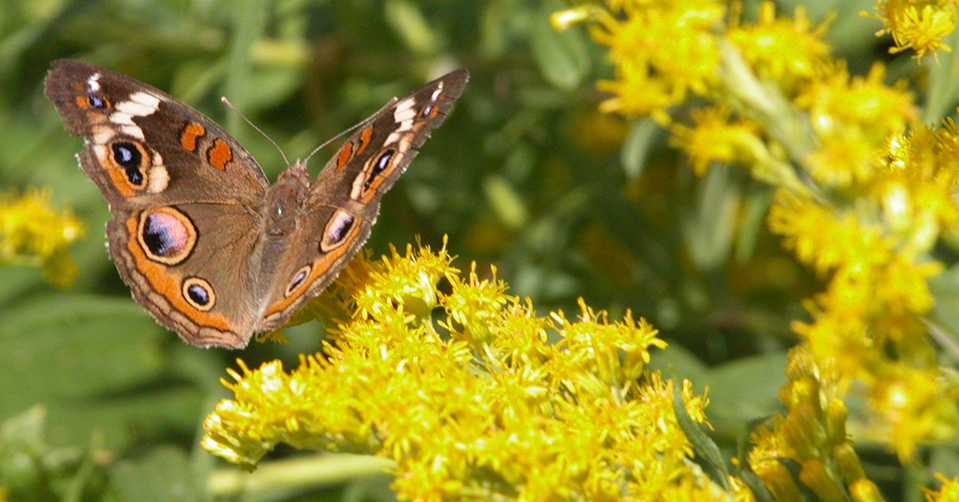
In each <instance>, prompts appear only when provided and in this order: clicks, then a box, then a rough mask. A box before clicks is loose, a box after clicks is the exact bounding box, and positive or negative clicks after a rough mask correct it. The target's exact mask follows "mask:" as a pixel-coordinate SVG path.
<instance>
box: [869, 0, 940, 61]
mask: <svg viewBox="0 0 959 502" xmlns="http://www.w3.org/2000/svg"><path fill="white" fill-rule="evenodd" d="M956 7H957V2H956V1H955V0H932V1H930V0H876V10H877V11H878V14H876V15H875V17H877V18H879V19H880V20H882V23H883V28H882V30H879V32H877V33H876V34H877V35H882V34H885V33H891V34H892V38H893V40H894V41H895V43H896V47H893V48H891V49H889V52H892V53H895V52H900V51H904V50H907V49H912V50H914V51H916V57H922V56H924V55H925V54H926V53H927V52H934V51H936V50H938V49H942V50H944V51H947V52H949V51H951V49H950V48H949V47H948V46H946V45H944V44H943V43H942V39H943V38H945V37H946V35H948V34H950V33H952V31H953V30H954V29H955V28H956V14H957V13H956Z"/></svg>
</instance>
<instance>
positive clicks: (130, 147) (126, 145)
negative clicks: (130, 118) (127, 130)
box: [110, 141, 146, 188]
mask: <svg viewBox="0 0 959 502" xmlns="http://www.w3.org/2000/svg"><path fill="white" fill-rule="evenodd" d="M110 149H111V151H112V153H113V161H114V162H115V163H116V164H117V165H119V166H120V167H122V168H123V170H124V174H125V175H126V177H127V181H129V182H130V184H131V185H133V186H134V187H137V188H142V187H143V186H145V185H146V175H145V170H144V169H143V164H144V160H145V159H146V152H144V151H143V150H142V147H140V146H139V145H137V144H134V143H132V142H129V141H118V142H116V143H114V144H113V145H112V146H111V147H110Z"/></svg>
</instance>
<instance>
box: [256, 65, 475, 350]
mask: <svg viewBox="0 0 959 502" xmlns="http://www.w3.org/2000/svg"><path fill="white" fill-rule="evenodd" d="M468 79H469V73H468V72H467V71H466V70H457V71H454V72H452V73H449V74H447V75H445V76H443V77H440V78H438V79H436V80H434V81H432V82H430V83H428V84H426V85H425V86H423V87H422V88H420V89H419V90H417V91H415V92H413V93H412V94H410V95H409V96H406V97H405V98H403V99H399V100H394V101H393V102H392V104H391V105H389V106H387V107H384V108H383V109H382V110H380V111H379V112H378V113H377V114H376V115H374V116H373V117H372V118H371V119H370V120H369V122H367V123H366V124H365V125H363V126H361V127H360V128H359V130H358V131H357V132H356V133H354V134H353V135H352V136H351V137H350V139H349V140H348V141H346V143H345V144H344V145H343V146H342V147H341V148H340V150H339V151H338V152H337V154H336V155H335V156H334V157H333V158H332V159H331V160H330V161H329V162H328V163H327V164H326V166H325V167H324V168H323V170H322V171H321V172H320V174H319V176H318V177H317V179H316V181H315V182H314V183H313V184H312V186H311V187H310V191H309V198H308V203H307V205H306V207H308V208H309V210H308V211H306V212H305V213H304V214H303V216H302V217H301V218H300V220H299V223H300V224H299V227H298V233H297V234H296V236H295V237H294V238H292V239H291V243H292V245H291V246H289V249H288V254H287V255H286V257H285V258H284V260H283V264H284V266H283V267H280V268H278V269H277V271H276V274H275V278H274V281H273V286H272V291H271V293H270V294H269V295H268V297H267V298H269V299H268V301H267V303H266V309H265V311H264V314H263V320H262V321H261V322H260V323H259V326H258V327H257V330H261V331H266V330H270V329H275V328H277V327H280V326H282V325H283V323H285V322H286V321H287V320H288V319H289V318H290V316H292V315H293V313H294V312H295V311H296V309H298V308H299V307H301V306H302V305H303V304H304V303H305V302H306V301H307V300H309V299H311V298H313V297H315V296H316V295H318V294H319V293H320V292H321V291H323V289H324V288H326V286H327V285H329V283H330V282H332V281H333V279H335V278H336V276H337V275H338V274H339V272H340V270H341V269H342V268H343V267H344V266H345V265H346V264H347V263H348V262H349V260H350V259H352V258H353V256H355V255H356V253H357V252H358V251H359V250H360V248H361V247H362V246H363V244H364V243H365V242H366V239H367V238H368V237H369V235H370V227H372V225H373V223H375V222H376V217H377V214H378V213H379V206H380V198H381V197H382V196H383V194H384V193H385V192H386V191H387V190H389V189H390V187H392V186H393V184H394V183H395V182H396V180H397V178H399V176H400V175H401V174H402V173H403V171H404V170H405V169H406V167H407V166H408V165H409V163H410V161H412V160H413V158H414V157H415V156H416V153H417V151H416V148H419V147H420V146H421V145H422V144H423V142H424V141H426V139H427V138H428V137H429V136H430V132H431V131H432V130H433V129H434V128H436V127H439V126H440V124H442V123H443V120H444V118H445V117H446V114H447V113H448V112H449V110H450V108H451V107H452V103H453V101H455V100H456V99H457V98H459V96H460V95H461V94H462V92H463V88H464V87H465V86H466V82H467V80H468Z"/></svg>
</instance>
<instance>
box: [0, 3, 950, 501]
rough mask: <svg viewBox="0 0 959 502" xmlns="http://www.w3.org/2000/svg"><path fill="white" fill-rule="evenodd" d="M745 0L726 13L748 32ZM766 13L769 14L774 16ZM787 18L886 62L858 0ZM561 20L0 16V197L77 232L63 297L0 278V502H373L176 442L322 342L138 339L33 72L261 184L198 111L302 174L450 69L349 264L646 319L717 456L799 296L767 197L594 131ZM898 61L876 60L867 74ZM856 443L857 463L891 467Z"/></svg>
mask: <svg viewBox="0 0 959 502" xmlns="http://www.w3.org/2000/svg"><path fill="white" fill-rule="evenodd" d="M755 3H756V2H752V1H750V2H745V10H746V12H747V15H749V14H748V13H749V12H753V10H754V9H755ZM778 3H779V4H780V8H781V9H782V10H783V11H787V12H788V11H791V10H792V8H793V4H795V3H799V2H796V1H794V0H785V1H782V2H778ZM801 3H803V4H805V5H807V7H808V9H809V13H810V17H811V18H813V19H814V20H816V19H819V18H821V17H822V16H823V15H825V13H826V12H827V11H828V10H829V9H834V10H836V11H837V17H836V19H835V21H833V27H834V29H833V30H831V33H832V38H831V42H832V43H834V44H835V48H836V51H837V53H838V54H839V55H841V56H843V57H845V58H846V59H847V60H848V61H849V66H850V69H851V70H852V71H853V72H856V73H862V72H863V71H864V69H865V68H868V65H869V64H870V63H871V62H872V61H874V60H876V59H877V57H878V58H886V57H887V56H885V49H886V44H887V43H888V41H887V40H881V39H876V38H875V37H874V36H873V32H874V31H875V30H876V29H877V28H878V26H877V22H876V21H875V20H872V19H869V18H865V17H862V16H860V14H859V13H860V11H862V10H868V9H870V8H871V7H872V5H873V1H872V0H855V1H840V0H819V1H806V2H801ZM567 5H568V4H566V3H564V2H561V1H559V0H543V1H524V0H483V1H469V0H423V1H414V0H384V1H377V0H358V1H352V0H351V1H347V0H329V1H322V0H319V1H313V0H280V1H276V2H266V1H263V0H236V1H229V0H132V1H121V0H5V1H3V2H0V131H2V134H0V189H2V190H9V189H17V190H20V191H23V190H26V189H27V188H29V187H49V188H50V189H51V191H52V194H53V200H54V201H55V203H56V204H57V205H60V206H67V207H70V208H72V209H73V210H74V211H75V213H76V214H77V215H78V217H80V218H81V219H82V220H83V221H84V222H85V223H86V226H87V228H88V231H87V234H86V236H85V237H84V238H83V239H82V241H80V242H79V243H78V244H76V245H75V246H74V247H73V248H72V249H71V254H72V255H73V257H74V258H75V259H76V261H77V262H78V265H79V269H80V273H79V277H78V279H77V280H76V281H75V283H74V284H73V285H72V287H70V288H68V289H65V290H60V289H57V288H55V287H53V286H51V285H50V284H49V283H47V282H45V281H44V280H43V279H42V274H41V271H40V270H39V269H37V268H31V267H4V268H0V368H2V370H0V389H2V391H0V393H2V398H0V422H3V423H4V425H3V428H2V430H0V487H5V488H6V489H7V490H9V495H8V496H9V498H10V500H31V501H34V500H36V501H46V500H76V501H79V500H138V501H154V500H155V501H163V500H187V501H192V500H198V501H199V500H213V499H228V500H251V501H252V500H262V501H276V500H302V501H307V500H310V501H312V500H392V494H391V493H390V492H389V490H387V489H386V486H387V484H388V477H384V476H383V475H382V474H379V473H380V472H381V470H382V466H381V465H379V464H377V463H376V462H375V461H373V463H370V462H364V461H357V460H356V459H350V458H339V457H329V458H327V457H322V458H309V457H308V458H306V459H305V460H304V459H303V457H296V456H293V455H292V452H287V453H286V454H285V455H279V456H277V460H276V461H275V463H276V464H277V466H287V467H286V468H277V469H271V468H270V467H269V464H264V467H263V468H261V470H259V471H257V472H256V473H254V474H252V475H247V474H245V473H240V474H242V476H243V477H240V478H237V477H235V476H234V474H236V472H235V471H236V469H235V468H234V467H232V466H225V465H221V464H220V463H219V461H218V460H216V459H214V458H213V457H211V456H210V455H208V454H206V453H205V452H203V451H202V450H199V449H198V448H197V446H196V443H197V437H198V426H199V423H200V421H201V420H202V418H203V417H204V416H205V414H206V413H207V412H209V411H210V410H211V409H212V406H213V404H214V403H215V402H216V400H218V399H220V398H222V397H224V396H225V390H224V389H223V388H222V387H221V385H220V383H219V378H220V377H221V376H223V375H225V372H224V369H225V368H226V367H228V366H230V365H232V364H234V363H233V359H234V358H236V357H240V358H242V359H243V360H244V361H246V362H247V364H248V365H249V366H250V367H254V366H256V365H258V364H259V363H260V362H262V361H264V360H269V359H274V358H280V359H283V360H284V361H286V362H287V363H288V364H289V365H295V363H296V355H297V354H299V353H310V352H314V351H316V350H317V349H318V348H319V347H320V342H321V340H322V328H321V327H319V326H318V325H317V324H315V323H309V324H306V325H302V326H298V327H296V328H293V329H290V330H289V336H290V339H291V341H292V343H291V344H290V345H288V346H283V345H278V344H272V343H270V344H253V346H252V347H251V348H249V349H247V350H246V351H244V352H240V353H229V352H225V351H219V350H213V351H204V350H200V349H195V348H193V347H187V346H185V345H184V344H182V343H181V342H180V341H179V340H178V339H177V338H176V337H175V336H174V335H173V334H172V333H169V332H166V331H165V330H163V329H161V328H160V327H159V326H157V325H156V323H155V322H154V321H153V319H152V318H151V317H150V316H149V315H148V314H147V313H146V312H145V311H144V310H142V309H141V308H140V307H139V306H138V305H137V304H136V303H135V302H134V301H133V300H132V299H131V298H130V295H129V291H128V290H127V288H126V287H125V286H124V285H123V284H122V282H121V281H120V279H119V277H118V275H117V273H116V270H115V269H114V267H113V264H112V263H111V262H110V261H109V259H108V257H107V254H106V252H105V250H104V247H103V246H104V242H105V238H104V235H103V232H102V231H101V230H100V229H101V228H103V225H104V223H105V222H106V220H107V218H108V216H109V213H108V211H107V206H106V204H105V203H104V202H103V201H102V200H101V198H100V196H99V194H98V191H97V189H96V188H95V187H94V185H93V184H92V183H89V182H88V181H87V180H86V178H85V177H84V175H83V173H82V172H81V171H80V170H79V169H78V168H77V166H76V161H75V159H74V154H75V153H76V152H77V151H78V150H79V148H80V145H81V141H80V140H79V139H76V138H71V137H69V136H68V135H67V133H66V132H65V131H64V129H63V126H62V124H61V121H60V119H59V117H58V116H57V115H56V113H55V111H54V109H53V106H52V104H51V103H49V102H48V101H46V100H45V99H44V98H43V96H42V82H43V77H44V75H45V73H46V71H47V69H48V68H49V63H50V61H51V60H54V59H57V58H79V59H84V60H87V61H90V62H93V63H96V64H99V65H102V66H106V67H109V68H111V69H113V70H116V71H119V72H122V73H125V74H128V75H131V76H133V77H135V78H138V79H140V80H143V81H145V82H148V83H150V84H152V85H154V86H156V87H159V88H161V89H163V90H165V91H167V92H169V93H170V94H172V95H174V96H176V97H178V98H180V99H182V100H183V101H185V102H187V103H189V104H191V105H193V106H194V107H196V108H197V109H199V110H201V111H202V112H204V113H206V114H208V115H210V116H211V117H213V118H214V119H216V120H219V121H221V123H223V124H224V125H225V126H226V128H227V129H228V130H229V131H230V132H231V133H232V134H234V135H235V136H236V137H237V138H238V139H239V140H240V141H241V142H242V143H243V144H244V145H246V147H247V148H248V149H249V150H250V151H251V152H252V153H253V154H254V156H256V157H257V159H258V160H259V161H260V163H261V164H262V166H263V168H264V170H265V171H266V172H267V175H268V176H270V177H275V176H276V174H277V173H278V172H279V171H280V170H281V169H283V168H284V167H285V165H284V164H283V163H282V161H281V159H280V156H279V154H278V153H277V152H276V151H275V150H274V149H273V148H272V147H271V146H270V145H269V144H268V143H267V142H266V140H264V139H263V138H262V137H260V136H259V135H258V134H256V133H255V132H254V131H252V129H250V128H249V127H247V126H246V125H245V124H243V123H242V122H241V120H240V117H239V116H238V115H236V114H234V113H228V110H226V109H225V107H223V106H222V105H221V104H220V103H219V97H220V96H221V95H226V96H228V97H229V98H230V99H231V101H232V102H233V103H234V104H235V105H236V106H237V107H238V108H239V109H240V110H242V111H243V112H244V113H245V114H246V115H248V116H249V117H250V118H251V119H252V120H253V121H254V122H255V123H256V124H258V125H259V126H260V127H262V128H263V129H264V130H265V131H266V132H267V133H269V134H270V135H271V136H272V137H274V138H275V139H276V140H277V142H278V143H279V144H280V145H282V146H283V147H284V149H285V150H286V151H287V152H288V153H289V154H290V155H291V156H293V157H302V156H304V155H305V154H306V153H308V152H309V151H310V150H311V149H312V148H313V147H314V146H315V145H317V144H319V143H320V142H322V141H324V140H325V139H327V138H329V137H331V136H333V135H335V134H337V133H338V132H340V131H341V130H343V129H345V128H347V127H349V126H350V125H352V124H354V123H356V122H358V121H360V120H362V119H363V118H364V117H366V116H367V115H368V114H370V113H372V112H374V111H375V110H377V109H378V108H379V107H380V106H382V104H383V103H385V102H386V101H387V100H388V99H389V98H391V97H392V96H396V95H403V94H405V93H407V92H409V91H411V90H413V89H415V88H417V87H418V86H419V85H421V84H422V83H424V82H426V81H427V80H429V79H430V78H432V77H434V76H437V75H438V74H440V73H442V72H444V71H447V70H451V69H454V68H457V67H465V68H467V69H469V70H470V72H471V73H472V80H471V83H470V85H469V86H468V88H467V90H466V93H465V94H464V97H463V98H462V99H461V100H460V101H459V103H458V105H457V107H456V109H455V111H454V113H453V115H452V116H451V117H450V119H449V120H448V121H447V122H446V124H445V125H444V126H443V127H442V128H441V129H439V130H438V131H436V132H435V133H434V135H433V139H431V140H430V141H429V142H428V143H427V144H426V145H425V146H424V148H423V149H422V154H421V155H420V156H419V157H418V158H417V159H416V161H415V162H414V163H413V165H412V166H411V168H410V169H409V171H408V172H407V174H405V175H404V177H403V179H402V180H401V182H400V183H398V184H397V187H396V188H395V189H394V190H393V192H392V193H390V194H389V195H388V196H387V197H386V198H385V201H384V206H383V210H382V214H381V216H380V218H379V223H378V224H377V225H376V227H375V228H374V231H373V236H372V238H371V240H370V242H369V244H368V247H369V248H372V249H373V250H374V252H376V253H382V252H384V251H386V250H387V249H388V245H389V244H394V245H396V246H403V245H405V243H407V242H411V241H413V240H414V239H415V238H416V236H419V237H420V238H421V239H422V241H423V242H424V243H426V244H432V245H439V244H441V242H442V237H443V235H444V234H447V235H449V236H450V245H449V247H450V250H451V252H452V253H453V254H457V255H459V256H460V260H459V261H458V262H457V263H458V264H459V266H460V267H461V268H463V267H468V266H469V262H470V261H471V260H476V261H478V262H480V264H481V266H480V267H479V269H480V270H488V269H489V267H488V266H487V265H488V264H495V265H496V266H497V267H498V269H499V275H500V276H501V277H502V278H504V279H505V280H506V281H507V282H508V283H509V284H510V285H511V287H512V290H511V292H512V293H513V294H517V295H523V296H530V297H532V298H533V299H534V301H535V302H536V305H537V306H538V307H539V308H542V309H544V311H545V310H546V309H555V308H563V309H565V310H567V311H575V308H573V307H574V305H575V300H576V298H577V297H579V296H582V297H584V298H585V299H586V300H587V302H588V303H589V304H590V305H593V306H597V307H606V308H608V309H609V310H610V312H611V314H612V315H613V316H614V317H617V316H619V315H621V314H622V313H623V312H624V311H625V309H631V310H632V311H633V312H635V313H636V314H638V315H641V316H644V317H646V318H647V319H649V320H650V321H651V322H652V323H653V324H654V325H655V326H656V327H657V328H659V329H660V330H661V331H662V333H663V335H664V338H666V339H667V340H668V341H670V343H671V348H670V350H668V351H666V352H665V353H663V354H662V356H663V357H659V358H658V359H654V361H653V363H654V366H657V367H661V368H665V367H668V366H672V367H674V368H675V369H676V371H677V372H678V373H679V374H680V376H685V377H689V378H692V379H693V381H694V382H695V383H696V385H697V387H700V388H701V387H702V386H704V385H709V386H710V388H711V391H710V395H711V399H712V405H711V406H710V408H709V409H708V410H707V411H708V413H709V417H710V421H711V422H712V423H713V425H714V426H715V427H716V436H718V437H720V438H725V440H726V446H728V447H730V448H734V447H735V443H736V440H737V438H739V437H740V435H741V434H742V431H743V430H744V429H745V427H746V425H747V424H748V423H749V422H750V421H751V420H754V419H757V418H760V417H765V416H767V415H769V414H771V413H773V412H775V411H777V410H778V409H779V408H778V406H779V404H778V400H777V394H776V393H777V389H778V387H779V386H780V384H781V383H782V381H783V380H784V378H783V376H782V368H783V366H784V362H785V356H784V354H785V350H786V349H787V348H788V347H789V346H790V345H791V344H792V343H793V341H794V339H793V336H792V334H791V333H790V331H789V322H790V320H792V319H802V318H804V316H805V314H804V313H803V310H802V309H801V307H800V304H799V299H801V298H803V297H806V296H809V295H810V294H811V293H812V292H814V291H816V288H817V283H816V280H815V278H814V277H810V276H808V275H807V273H806V272H805V271H804V270H803V269H802V268H801V267H800V266H798V265H797V264H796V263H795V262H794V261H793V260H792V259H791V258H789V257H788V256H787V255H786V254H784V253H783V252H782V251H781V250H780V247H779V244H778V242H777V240H776V239H775V238H773V237H771V236H770V235H769V234H768V233H767V231H766V229H765V225H764V223H763V220H764V217H765V214H766V207H767V206H768V204H769V201H770V193H769V190H768V189H767V188H766V187H764V186H762V185H760V184H758V183H756V182H754V181H751V180H750V179H749V178H748V176H746V175H745V174H744V173H743V172H740V171H737V170H736V169H732V168H728V169H712V170H710V171H709V174H708V175H707V176H705V177H704V178H702V179H697V178H695V177H694V176H693V175H692V173H691V171H690V169H688V167H687V166H686V164H685V161H684V160H683V159H682V158H680V157H679V156H678V155H677V154H676V153H675V152H673V151H671V150H669V149H668V148H667V147H666V145H665V144H664V143H665V141H664V138H665V134H664V132H663V131H662V130H661V129H660V128H659V127H658V126H656V125H655V124H654V123H652V122H650V121H648V120H639V121H636V122H635V123H629V122H626V121H623V120H621V119H619V118H616V117H613V116H607V115H602V114H600V113H599V112H598V111H597V104H598V102H599V101H600V100H601V99H602V96H600V95H599V93H598V92H597V91H596V90H595V88H594V87H593V82H595V80H597V79H598V78H602V77H604V76H608V75H609V72H610V68H609V65H608V63H607V62H606V61H604V59H603V51H602V49H601V48H598V47H596V46H595V45H594V44H593V43H592V42H591V41H590V40H589V37H588V35H587V33H586V31H585V30H583V29H580V28H575V29H571V30H568V31H566V32H563V33H558V32H556V31H555V30H553V29H552V28H551V27H550V25H549V21H548V16H549V14H550V13H551V12H553V11H554V10H557V9H560V8H563V7H564V6H567ZM916 64H917V63H916V62H915V61H913V60H909V59H908V58H907V57H900V58H898V59H896V60H894V61H891V67H892V71H891V73H892V74H893V75H892V76H893V77H895V76H896V70H895V68H897V67H904V66H905V65H916ZM912 70H914V68H910V71H912ZM936 71H941V70H936V69H933V70H932V73H933V74H935V72H936ZM939 81H942V79H940V80H939ZM952 85H953V87H949V86H948V85H945V84H943V86H939V87H941V88H937V89H935V92H934V93H932V94H930V96H931V97H930V98H929V99H930V100H936V102H935V103H934V106H933V104H930V107H928V108H935V109H936V110H939V111H941V112H942V113H946V112H947V111H948V110H951V109H952V107H953V106H954V104H955V103H954V101H955V95H956V92H955V88H954V85H955V82H953V84H952ZM944 86H945V87H944ZM332 148H333V147H331V149H330V150H329V151H328V152H327V153H326V155H332V152H334V151H335V150H334V149H332ZM322 156H324V155H323V154H321V155H320V157H322ZM320 165H322V164H321V162H319V161H317V162H314V165H313V166H312V172H313V174H315V173H316V170H317V169H318V166H320ZM861 446H864V447H865V450H866V452H867V453H866V454H865V457H866V459H868V460H869V461H871V462H874V463H876V464H878V465H883V464H889V463H892V462H894V461H893V460H892V457H891V456H890V455H889V454H887V453H886V452H884V451H882V450H880V449H875V450H874V451H871V452H870V450H869V445H861ZM938 454H939V455H942V454H943V453H942V452H940V453H938ZM285 456H287V457H289V458H284V457H285ZM331 459H332V460H331ZM953 460H955V459H953ZM284 462H289V464H285V463H284ZM304 462H305V464H304ZM940 463H944V464H946V465H948V464H949V462H948V461H945V462H940ZM952 464H953V465H954V464H955V462H952ZM891 472H893V473H898V472H899V471H891ZM944 472H947V473H948V470H945V471H944ZM875 474H876V475H877V476H878V479H876V478H874V479H876V481H877V482H880V483H885V484H884V485H883V486H885V487H887V489H890V490H892V492H891V493H893V494H895V493H898V489H899V488H897V487H900V488H901V487H903V486H905V487H908V486H909V485H908V483H909V481H908V476H907V475H905V474H890V471H889V470H883V469H880V468H878V467H877V468H876V470H875ZM904 479H905V480H904ZM900 483H902V484H900ZM906 491H907V492H910V491H914V490H906ZM916 493H918V492H916ZM893 498H896V497H893Z"/></svg>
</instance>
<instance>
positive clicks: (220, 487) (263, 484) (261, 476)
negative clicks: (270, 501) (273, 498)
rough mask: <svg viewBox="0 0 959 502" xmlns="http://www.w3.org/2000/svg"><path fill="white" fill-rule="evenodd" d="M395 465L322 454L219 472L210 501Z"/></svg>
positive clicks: (360, 457)
mask: <svg viewBox="0 0 959 502" xmlns="http://www.w3.org/2000/svg"><path fill="white" fill-rule="evenodd" d="M393 465H394V464H393V462H392V461H390V460H386V459H382V458H378V457H372V456H369V455H349V454H323V455H316V456H310V457H301V458H294V459H290V460H279V461H275V462H264V463H262V464H260V465H259V467H258V468H257V470H256V472H255V473H252V474H250V473H246V472H242V471H240V470H239V469H237V468H236V467H229V468H225V469H218V470H216V471H214V472H213V474H212V475H211V476H210V478H209V481H208V482H207V489H208V493H209V494H210V495H211V498H213V499H220V498H224V497H235V496H238V495H240V494H244V495H256V494H262V493H267V492H276V491H283V490H291V489H304V488H315V487H320V486H329V485H333V484H338V483H344V482H346V481H350V480H353V479H356V478H362V477H368V476H374V475H378V474H383V473H384V471H385V470H386V469H387V468H389V467H392V466H393Z"/></svg>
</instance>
